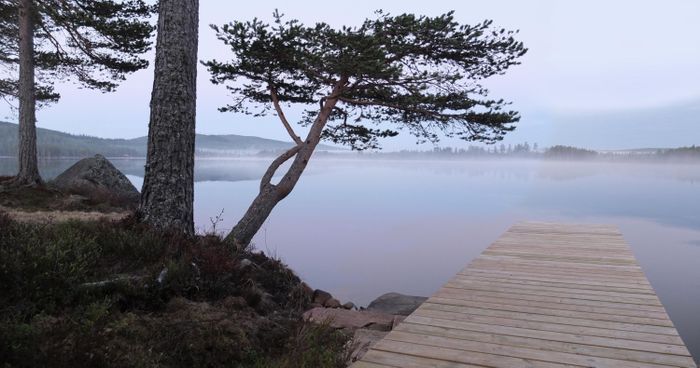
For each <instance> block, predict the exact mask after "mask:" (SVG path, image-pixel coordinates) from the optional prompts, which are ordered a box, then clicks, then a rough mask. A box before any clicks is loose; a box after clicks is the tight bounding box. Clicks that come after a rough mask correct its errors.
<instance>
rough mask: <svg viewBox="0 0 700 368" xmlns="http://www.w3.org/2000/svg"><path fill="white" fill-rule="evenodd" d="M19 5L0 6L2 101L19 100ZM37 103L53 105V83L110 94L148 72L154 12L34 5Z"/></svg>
mask: <svg viewBox="0 0 700 368" xmlns="http://www.w3.org/2000/svg"><path fill="white" fill-rule="evenodd" d="M17 8H18V0H0V97H3V98H5V99H8V98H14V97H16V96H17V93H18V91H17V89H18V78H17V75H18V73H17V69H18V64H19V49H18V39H19V26H18V12H17ZM32 10H33V11H32V13H33V14H32V17H33V23H34V63H35V69H36V84H37V94H36V97H37V100H39V101H56V100H58V98H59V97H60V95H59V94H58V93H57V92H56V91H55V90H54V89H53V84H54V82H56V81H57V80H66V79H70V78H75V79H76V80H77V81H78V82H80V83H81V84H82V85H84V86H87V87H89V88H96V89H99V90H102V91H105V92H109V91H112V90H113V89H114V88H116V87H117V85H118V84H119V82H120V81H122V80H124V79H125V75H126V74H128V73H132V72H134V71H137V70H140V69H143V68H145V67H147V66H148V61H147V60H145V59H143V58H142V57H141V54H143V53H144V52H146V51H148V50H149V49H150V47H151V39H150V38H151V34H152V33H153V30H154V26H153V25H152V24H151V23H150V22H149V21H148V19H149V17H150V16H151V14H152V13H153V12H154V11H155V7H154V6H152V5H148V4H146V2H145V1H143V0H125V1H115V0H93V1H78V0H34V1H33V9H32Z"/></svg>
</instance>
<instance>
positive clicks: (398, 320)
mask: <svg viewBox="0 0 700 368" xmlns="http://www.w3.org/2000/svg"><path fill="white" fill-rule="evenodd" d="M405 319H406V316H394V320H393V321H392V322H391V329H392V330H393V329H395V328H396V326H398V325H399V324H400V323H401V322H403V320H405Z"/></svg>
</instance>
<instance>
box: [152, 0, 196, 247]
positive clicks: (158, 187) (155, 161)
mask: <svg viewBox="0 0 700 368" xmlns="http://www.w3.org/2000/svg"><path fill="white" fill-rule="evenodd" d="M198 26H199V1H198V0H160V3H159V7H158V39H157V41H156V60H155V68H154V69H155V72H154V73H155V76H154V79H153V91H152V93H151V117H150V122H149V124H148V153H147V161H146V175H145V177H144V179H143V189H142V190H141V205H140V208H139V214H140V216H141V218H142V221H144V222H147V223H149V224H151V225H153V226H154V227H157V228H160V229H163V230H175V231H180V232H183V233H185V234H192V233H194V221H193V209H192V207H193V202H194V140H195V112H196V99H197V89H196V87H197V43H198V34H197V32H198Z"/></svg>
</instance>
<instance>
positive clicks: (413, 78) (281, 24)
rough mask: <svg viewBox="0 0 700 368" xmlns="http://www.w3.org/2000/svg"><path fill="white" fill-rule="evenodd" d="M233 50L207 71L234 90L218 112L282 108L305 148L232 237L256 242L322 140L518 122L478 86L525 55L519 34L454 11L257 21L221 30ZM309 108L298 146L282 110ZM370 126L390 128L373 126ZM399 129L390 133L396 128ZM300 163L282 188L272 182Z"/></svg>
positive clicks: (267, 177)
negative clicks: (349, 20)
mask: <svg viewBox="0 0 700 368" xmlns="http://www.w3.org/2000/svg"><path fill="white" fill-rule="evenodd" d="M213 28H214V30H216V31H217V34H218V37H219V39H220V40H222V41H223V42H224V43H225V44H226V45H228V46H229V47H230V48H231V51H232V52H233V59H232V60H231V61H228V62H220V61H216V60H212V61H209V62H206V63H205V65H206V66H207V67H208V68H209V71H210V72H211V73H212V75H213V77H212V81H213V82H214V83H222V84H226V87H227V89H228V90H229V92H230V93H231V94H232V95H233V96H232V97H233V98H234V101H233V103H231V104H229V105H228V106H225V107H223V108H222V109H221V111H231V112H239V113H249V114H255V115H264V114H266V113H268V112H271V111H274V112H275V113H276V115H277V116H278V117H279V119H280V121H281V123H282V125H283V126H284V128H285V129H286V130H287V132H288V133H289V135H290V137H291V138H292V140H293V141H294V142H295V143H296V145H295V146H294V147H293V148H291V149H290V150H288V151H287V152H285V153H283V154H282V155H281V156H279V157H278V158H276V159H275V160H274V161H273V162H272V164H271V165H270V167H269V168H268V170H267V172H266V173H265V174H264V175H263V178H262V180H261V183H260V192H259V194H258V196H257V197H256V198H255V200H254V201H253V203H252V204H251V205H250V207H249V209H248V211H247V212H246V213H245V215H244V216H243V218H242V219H241V220H240V221H239V222H238V224H236V226H235V227H234V228H233V230H232V232H231V233H230V234H229V235H228V237H227V240H228V241H229V242H232V243H234V244H236V245H238V246H243V245H247V244H248V243H249V242H250V240H251V239H252V237H253V235H255V233H256V232H257V231H258V229H259V228H260V227H261V226H262V224H263V223H264V221H265V219H266V218H267V217H268V215H269V214H270V212H271V211H272V209H273V208H274V207H275V205H276V204H277V203H278V202H279V201H281V200H282V199H284V198H285V197H286V196H287V195H289V193H290V192H291V191H292V189H293V188H294V186H295V185H296V183H297V182H298V180H299V177H300V176H301V174H302V173H303V171H304V169H305V167H306V165H307V164H308V162H309V159H310V158H311V155H312V154H313V152H314V149H315V148H316V145H317V144H318V142H319V141H320V140H321V139H326V140H329V141H331V142H335V143H339V144H346V145H348V146H350V147H351V148H353V149H357V150H363V149H368V148H378V147H379V143H378V139H379V138H385V137H392V136H395V135H397V134H398V130H401V129H402V130H405V131H408V132H410V133H412V134H413V135H415V136H416V137H417V138H418V140H419V141H421V142H426V141H428V142H437V141H438V140H439V138H440V136H441V135H445V136H448V137H458V138H461V139H464V140H466V141H483V142H495V141H498V140H500V139H502V137H503V136H504V135H505V134H506V133H507V132H509V131H511V130H513V129H514V128H515V127H514V125H513V124H514V123H515V122H517V121H518V120H519V116H518V114H517V112H515V111H508V110H507V109H506V106H507V103H506V102H504V101H503V100H493V99H490V98H488V97H487V91H486V89H485V88H483V87H482V86H481V85H480V84H479V82H480V81H481V80H482V79H484V78H488V77H490V76H493V75H496V74H503V73H505V71H506V69H508V68H509V67H510V66H512V65H515V64H518V63H519V62H518V61H517V59H518V58H519V57H521V56H522V55H524V54H525V52H526V49H525V47H524V46H523V44H522V43H521V42H519V41H516V40H515V38H514V33H515V32H512V31H507V30H505V29H495V28H493V27H492V22H491V21H485V22H482V23H479V24H477V25H474V26H472V25H462V24H459V23H457V22H456V21H455V19H454V16H453V13H447V14H444V15H441V16H437V17H425V16H415V15H412V14H402V15H398V16H392V15H389V14H385V13H382V12H378V16H377V17H376V18H374V19H367V20H366V21H365V22H364V23H362V24H361V25H360V26H359V27H343V28H340V29H334V28H331V27H330V26H329V25H328V24H325V23H319V24H316V25H313V26H310V27H307V26H304V25H302V24H300V23H299V22H298V21H294V20H292V21H284V20H283V19H282V16H281V15H280V14H279V13H277V12H275V24H274V25H272V26H270V25H268V24H265V23H263V22H261V21H259V20H253V21H250V22H238V21H236V22H232V23H229V24H226V25H224V26H222V27H217V26H214V27H213ZM288 104H301V105H306V106H307V107H308V110H307V113H306V114H305V118H303V119H302V121H301V122H300V123H301V124H303V125H306V126H308V127H309V132H308V134H307V136H306V138H305V139H301V138H300V137H299V136H298V135H297V134H296V133H295V132H294V129H293V128H292V125H291V124H290V122H289V121H288V120H287V118H286V116H285V114H284V111H283V106H285V105H288ZM372 124H382V125H381V126H380V127H377V128H375V127H372ZM387 127H391V128H387ZM292 159H293V161H292V163H291V166H290V167H289V169H288V170H287V171H286V173H285V174H284V175H282V179H281V180H280V181H279V183H277V184H273V183H272V180H271V179H272V177H273V176H274V174H275V172H276V171H277V169H278V168H279V167H280V166H281V165H282V164H283V163H284V162H286V161H288V160H292Z"/></svg>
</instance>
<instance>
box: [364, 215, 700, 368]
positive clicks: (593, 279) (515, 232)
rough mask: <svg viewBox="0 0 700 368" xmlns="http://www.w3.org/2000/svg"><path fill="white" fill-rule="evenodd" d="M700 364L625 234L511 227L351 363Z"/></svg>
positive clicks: (370, 366)
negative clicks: (690, 352)
mask: <svg viewBox="0 0 700 368" xmlns="http://www.w3.org/2000/svg"><path fill="white" fill-rule="evenodd" d="M472 366H479V367H565V366H576V367H630V368H631V367H696V365H695V363H694V361H693V359H692V357H691V356H690V354H689V353H688V350H687V348H686V347H685V344H684V343H683V340H682V339H681V338H680V336H679V335H678V332H677V331H676V329H675V327H674V325H673V323H672V322H671V320H670V319H669V317H668V315H667V313H666V310H665V309H664V307H663V305H662V304H661V302H660V301H659V299H658V297H657V296H656V293H655V292H654V289H653V288H652V286H651V285H650V284H649V281H648V280H647V278H646V276H645V275H644V272H643V271H642V269H641V268H640V267H639V265H638V263H637V261H636V259H635V257H634V255H633V254H632V252H631V251H630V249H629V247H628V246H627V243H626V242H625V241H624V239H623V238H622V234H620V232H619V230H618V229H617V228H616V227H615V226H610V225H583V224H573V225H572V224H551V223H542V222H528V223H519V224H516V225H513V226H512V227H511V228H510V229H509V230H508V231H507V232H506V233H505V234H503V235H502V236H501V237H500V238H499V239H498V240H496V241H495V242H494V243H493V244H492V245H491V246H490V247H489V248H487V249H486V250H484V252H483V253H482V254H481V255H480V256H479V257H478V258H476V259H475V260H473V261H472V262H471V263H470V264H469V265H468V266H467V267H465V268H464V269H463V270H462V271H460V272H459V273H458V274H457V275H455V276H454V277H453V278H452V279H451V280H450V281H448V282H447V283H446V284H445V285H444V286H443V287H442V288H441V289H440V290H438V291H437V292H436V293H435V294H434V295H433V296H432V297H431V298H429V299H428V300H427V301H426V302H425V303H423V305H421V306H420V307H419V308H418V309H417V310H416V311H415V312H413V313H412V314H411V315H410V316H409V317H408V318H406V320H405V321H404V323H402V324H400V325H398V327H397V328H395V329H394V330H393V331H391V332H390V333H389V334H388V335H387V336H386V337H385V338H384V339H383V340H381V341H380V342H379V343H378V344H377V345H375V346H374V347H373V348H372V349H370V351H369V352H368V353H367V355H365V357H363V358H362V360H361V361H360V362H357V363H356V364H355V365H353V367H354V368H380V367H412V368H417V367H459V368H462V367H472Z"/></svg>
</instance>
